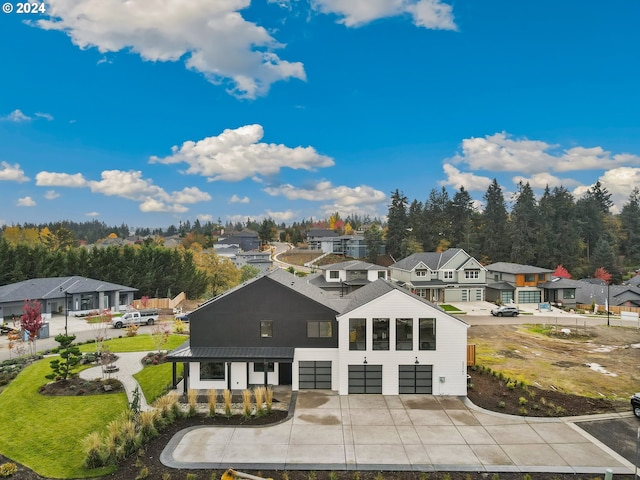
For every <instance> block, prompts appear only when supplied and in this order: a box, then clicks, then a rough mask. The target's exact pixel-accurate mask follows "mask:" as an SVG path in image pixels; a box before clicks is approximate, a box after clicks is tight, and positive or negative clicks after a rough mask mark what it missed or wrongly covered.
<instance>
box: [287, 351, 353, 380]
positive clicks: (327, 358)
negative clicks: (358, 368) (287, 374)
mask: <svg viewBox="0 0 640 480" xmlns="http://www.w3.org/2000/svg"><path fill="white" fill-rule="evenodd" d="M347 348H349V347H348V345H347ZM339 361H340V358H339V355H338V349H337V348H296V352H295V355H294V357H293V366H292V369H291V377H292V378H291V389H292V390H294V391H297V390H299V389H300V369H299V366H300V362H331V390H338V372H339V371H340V368H339Z"/></svg>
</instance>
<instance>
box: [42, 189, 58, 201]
mask: <svg viewBox="0 0 640 480" xmlns="http://www.w3.org/2000/svg"><path fill="white" fill-rule="evenodd" d="M59 196H60V194H59V193H58V192H56V191H55V190H47V193H45V194H44V198H46V199H47V200H54V199H56V198H58V197H59Z"/></svg>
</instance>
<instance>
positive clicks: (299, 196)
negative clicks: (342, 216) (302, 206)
mask: <svg viewBox="0 0 640 480" xmlns="http://www.w3.org/2000/svg"><path fill="white" fill-rule="evenodd" d="M264 191H265V192H267V193H268V194H269V195H271V196H284V197H285V198H287V199H289V200H308V201H316V202H317V201H319V202H331V204H330V205H326V208H327V209H333V211H334V212H335V211H336V210H337V211H341V212H351V211H353V209H354V208H355V207H358V209H359V211H360V209H362V208H364V207H365V206H373V207H374V209H375V206H377V205H379V204H382V203H386V202H387V200H388V197H387V195H386V194H385V193H384V192H381V191H380V190H376V189H374V188H373V187H369V186H367V185H360V186H357V187H346V186H334V185H333V184H332V183H331V182H329V181H322V182H318V183H317V184H315V185H314V186H312V187H302V188H300V187H294V186H293V185H291V184H284V185H279V186H276V187H267V188H265V189H264Z"/></svg>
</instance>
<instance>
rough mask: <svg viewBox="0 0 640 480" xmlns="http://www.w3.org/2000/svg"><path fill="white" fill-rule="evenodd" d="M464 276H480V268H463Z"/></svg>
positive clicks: (469, 277) (467, 277) (470, 277)
mask: <svg viewBox="0 0 640 480" xmlns="http://www.w3.org/2000/svg"><path fill="white" fill-rule="evenodd" d="M464 278H466V279H467V280H469V279H472V278H480V270H465V271H464Z"/></svg>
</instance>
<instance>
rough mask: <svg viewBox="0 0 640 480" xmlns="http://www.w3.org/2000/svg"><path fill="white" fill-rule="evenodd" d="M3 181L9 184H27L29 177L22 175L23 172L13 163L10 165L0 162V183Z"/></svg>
mask: <svg viewBox="0 0 640 480" xmlns="http://www.w3.org/2000/svg"><path fill="white" fill-rule="evenodd" d="M1 180H5V181H9V182H19V183H22V182H28V181H29V177H27V176H26V175H25V174H24V170H22V168H20V165H19V164H17V163H15V164H13V165H10V164H9V163H7V162H0V181H1Z"/></svg>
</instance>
